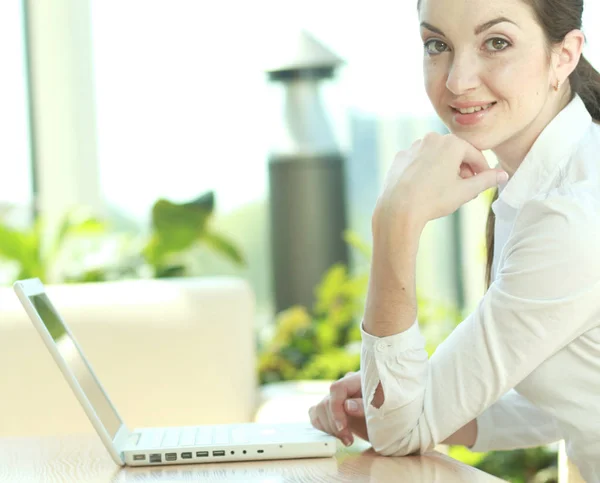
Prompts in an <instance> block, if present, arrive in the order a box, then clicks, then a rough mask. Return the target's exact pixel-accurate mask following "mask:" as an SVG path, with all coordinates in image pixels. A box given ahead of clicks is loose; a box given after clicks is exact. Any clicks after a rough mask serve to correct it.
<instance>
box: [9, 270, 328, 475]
mask: <svg viewBox="0 0 600 483" xmlns="http://www.w3.org/2000/svg"><path fill="white" fill-rule="evenodd" d="M14 289H15V292H16V293H17V296H18V297H19V300H20V301H21V303H22V304H23V307H24V308H25V310H26V311H27V314H28V315H29V317H30V319H31V321H32V322H33V325H34V326H35V328H36V329H37V330H38V332H39V334H40V336H41V337H42V340H43V341H44V343H45V344H46V347H48V350H49V351H50V353H51V354H52V357H53V358H54V360H55V361H56V363H57V364H58V367H59V368H60V370H61V371H62V373H63V375H64V376H65V378H66V380H67V382H68V383H69V385H70V386H71V389H72V390H73V392H74V393H75V396H77V399H78V400H79V402H80V403H81V405H82V406H83V409H84V410H85V412H86V414H87V416H88V418H89V419H90V421H91V423H92V425H93V426H94V428H95V429H96V431H97V432H98V434H99V435H100V438H101V439H102V441H103V443H104V445H105V446H106V449H107V450H108V452H109V453H110V455H111V457H112V459H113V460H114V461H115V463H117V464H119V465H130V466H145V465H161V464H162V465H164V464H181V463H215V462H225V461H244V460H268V459H290V458H313V457H330V456H333V455H334V454H335V451H336V445H337V444H336V439H335V438H334V437H332V436H330V435H328V434H325V433H323V432H321V431H318V430H316V429H314V428H313V427H312V426H311V425H310V423H289V424H284V423H277V424H262V423H244V424H226V425H215V426H206V425H203V426H186V427H172V428H138V429H133V430H129V429H128V428H127V426H125V423H124V422H123V420H122V419H121V417H120V416H119V414H118V412H117V410H116V409H115V407H114V406H113V404H112V403H111V401H110V398H109V397H108V395H107V394H106V392H105V391H104V389H103V387H102V385H101V384H100V381H99V380H98V378H97V377H96V375H95V374H94V371H93V370H92V367H91V366H90V364H89V362H88V361H87V359H86V358H85V356H84V354H83V351H82V350H81V348H80V347H79V344H78V343H77V341H76V340H75V338H74V337H73V334H72V333H71V331H70V330H69V327H68V326H67V324H66V323H65V322H64V320H63V319H62V317H61V316H60V314H59V313H58V312H57V310H56V309H55V308H54V306H53V305H52V303H51V302H50V299H49V298H48V296H47V294H46V293H45V290H44V286H43V284H42V282H41V281H40V280H39V279H37V278H36V279H29V280H20V281H18V282H16V283H15V284H14ZM107 350H108V348H107ZM159 384H160V385H161V387H165V385H166V384H168V381H159ZM144 399H145V395H143V394H140V395H139V400H140V401H143V400H144ZM223 403H224V404H226V401H224V402H223Z"/></svg>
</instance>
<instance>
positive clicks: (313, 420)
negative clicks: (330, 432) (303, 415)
mask: <svg viewBox="0 0 600 483" xmlns="http://www.w3.org/2000/svg"><path fill="white" fill-rule="evenodd" d="M308 417H309V418H310V424H312V425H313V428H316V429H318V430H320V431H325V429H324V428H323V425H322V424H321V421H319V418H318V417H317V408H316V407H315V406H311V408H310V409H309V410H308Z"/></svg>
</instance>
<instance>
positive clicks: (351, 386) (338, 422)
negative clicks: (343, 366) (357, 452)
mask: <svg viewBox="0 0 600 483" xmlns="http://www.w3.org/2000/svg"><path fill="white" fill-rule="evenodd" d="M360 389H361V385H360V375H359V376H358V377H356V375H354V376H350V377H344V378H342V379H340V380H339V381H336V382H334V383H333V384H332V385H331V387H330V389H329V410H330V412H331V417H332V418H333V424H334V425H335V427H336V428H337V430H338V431H342V430H343V429H344V428H345V427H346V426H347V424H348V421H347V419H346V413H345V411H344V401H346V399H348V397H352V396H354V394H355V393H356V392H357V391H360Z"/></svg>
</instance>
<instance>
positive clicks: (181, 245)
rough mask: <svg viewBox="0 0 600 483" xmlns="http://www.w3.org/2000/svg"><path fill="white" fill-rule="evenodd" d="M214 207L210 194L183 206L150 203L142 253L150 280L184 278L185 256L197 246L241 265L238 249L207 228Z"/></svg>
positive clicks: (166, 201)
mask: <svg viewBox="0 0 600 483" xmlns="http://www.w3.org/2000/svg"><path fill="white" fill-rule="evenodd" d="M214 207H215V197H214V193H213V192H212V191H211V192H208V193H205V194H203V195H202V196H200V197H199V198H196V199H195V200H193V201H190V202H187V203H181V204H177V203H173V202H171V201H169V200H165V199H159V200H158V201H157V202H156V203H155V204H154V206H153V207H152V233H151V234H150V238H149V240H148V242H147V244H146V246H145V247H144V249H143V252H142V253H143V257H144V259H145V261H146V263H148V264H149V265H150V266H151V267H152V270H153V276H154V277H156V278H161V277H173V276H181V275H186V264H185V255H186V253H187V252H188V251H189V250H190V249H191V248H192V247H194V246H195V245H197V244H204V245H207V246H208V247H210V248H211V249H212V250H213V251H214V252H215V253H217V254H219V255H221V256H223V257H225V258H226V259H228V260H230V261H231V262H232V263H234V264H237V265H243V264H244V258H243V255H242V253H241V252H240V250H238V248H236V247H235V246H234V244H233V243H232V242H230V241H229V240H228V239H226V238H225V237H224V236H222V235H220V234H219V233H217V232H215V231H213V230H212V229H211V227H210V220H211V217H212V215H213V212H214Z"/></svg>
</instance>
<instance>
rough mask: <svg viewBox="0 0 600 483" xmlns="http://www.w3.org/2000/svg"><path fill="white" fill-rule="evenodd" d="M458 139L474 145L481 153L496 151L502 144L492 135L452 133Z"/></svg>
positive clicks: (467, 132)
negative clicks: (490, 150)
mask: <svg viewBox="0 0 600 483" xmlns="http://www.w3.org/2000/svg"><path fill="white" fill-rule="evenodd" d="M451 132H452V134H454V135H455V136H456V137H458V138H460V139H464V140H465V141H467V142H468V143H469V144H472V145H473V146H474V147H475V148H477V149H479V151H486V150H488V149H494V148H495V147H496V146H498V145H499V144H500V141H499V140H498V139H497V136H493V135H491V134H490V133H479V132H473V131H471V132H469V131H451Z"/></svg>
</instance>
